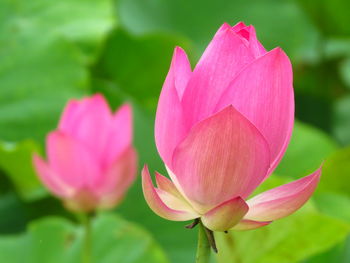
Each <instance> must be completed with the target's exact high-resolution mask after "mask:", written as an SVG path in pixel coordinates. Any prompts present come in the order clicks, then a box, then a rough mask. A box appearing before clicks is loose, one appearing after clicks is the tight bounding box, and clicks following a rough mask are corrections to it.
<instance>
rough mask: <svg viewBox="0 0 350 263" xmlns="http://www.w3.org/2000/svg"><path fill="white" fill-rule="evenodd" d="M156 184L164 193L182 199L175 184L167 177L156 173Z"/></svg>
mask: <svg viewBox="0 0 350 263" xmlns="http://www.w3.org/2000/svg"><path fill="white" fill-rule="evenodd" d="M156 183H157V187H158V188H159V189H161V190H163V191H166V192H168V193H170V194H172V195H174V196H177V197H182V195H181V193H180V192H179V190H178V189H177V188H176V186H175V184H174V183H173V182H172V181H171V180H170V179H168V178H166V177H165V176H163V175H161V174H160V173H157V172H156Z"/></svg>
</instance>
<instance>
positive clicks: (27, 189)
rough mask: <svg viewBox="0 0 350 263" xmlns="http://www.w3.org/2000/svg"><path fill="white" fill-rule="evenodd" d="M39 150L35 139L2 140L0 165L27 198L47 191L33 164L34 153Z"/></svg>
mask: <svg viewBox="0 0 350 263" xmlns="http://www.w3.org/2000/svg"><path fill="white" fill-rule="evenodd" d="M38 151H39V147H38V145H37V144H36V143H35V142H34V141H29V140H28V141H23V142H20V143H6V142H0V167H1V169H2V170H3V171H5V172H6V175H7V176H8V177H9V178H10V179H11V181H12V183H13V185H14V187H15V189H16V191H17V192H18V193H19V195H20V196H21V197H22V198H23V199H25V200H35V199H38V198H41V197H43V196H44V195H45V193H46V192H45V191H44V189H43V187H42V185H41V183H40V182H39V180H38V177H37V176H36V174H35V172H34V170H33V166H32V154H33V152H38Z"/></svg>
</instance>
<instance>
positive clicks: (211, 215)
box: [201, 196, 249, 231]
mask: <svg viewBox="0 0 350 263" xmlns="http://www.w3.org/2000/svg"><path fill="white" fill-rule="evenodd" d="M248 209H249V207H248V205H247V204H246V203H245V202H244V200H243V199H242V198H241V197H239V196H238V197H235V198H233V199H231V200H229V201H226V202H224V203H222V204H220V205H218V206H217V207H215V208H213V209H212V210H210V211H209V212H207V213H206V214H205V215H203V216H202V217H201V220H202V222H203V224H204V225H205V226H206V227H207V228H209V229H210V230H212V231H226V230H229V229H231V228H232V227H233V226H234V225H236V224H237V223H238V222H239V221H240V220H241V219H242V218H243V216H244V215H245V214H246V213H247V212H248Z"/></svg>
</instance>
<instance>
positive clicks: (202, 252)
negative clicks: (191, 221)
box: [196, 222, 211, 263]
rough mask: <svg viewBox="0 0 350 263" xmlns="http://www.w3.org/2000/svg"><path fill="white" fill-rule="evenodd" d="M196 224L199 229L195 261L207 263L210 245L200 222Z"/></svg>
mask: <svg viewBox="0 0 350 263" xmlns="http://www.w3.org/2000/svg"><path fill="white" fill-rule="evenodd" d="M198 226H199V231H198V245H197V255H196V263H209V260H210V248H211V246H210V243H209V240H208V237H207V234H206V232H205V228H204V226H203V224H202V222H199V224H198Z"/></svg>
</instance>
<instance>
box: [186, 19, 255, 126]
mask: <svg viewBox="0 0 350 263" xmlns="http://www.w3.org/2000/svg"><path fill="white" fill-rule="evenodd" d="M247 44H248V42H247V41H246V40H245V39H242V38H241V37H240V36H238V35H237V34H236V33H235V32H233V30H232V29H231V28H230V27H229V28H227V25H226V24H224V25H223V26H222V28H221V29H219V32H218V33H217V34H216V35H215V37H214V38H213V40H212V41H211V43H210V44H209V46H208V47H207V49H206V50H205V52H204V53H203V55H202V57H201V59H200V60H199V62H198V64H197V66H196V67H195V69H194V71H193V73H192V75H191V78H190V80H189V82H188V84H187V88H186V90H185V92H184V95H183V99H182V105H183V110H184V111H183V112H184V117H186V127H187V128H188V129H189V128H191V127H192V126H193V125H194V124H195V123H197V122H198V121H201V120H203V119H205V118H207V117H208V116H210V115H211V114H212V113H213V111H214V109H215V106H216V104H217V102H218V100H219V98H220V97H221V94H222V92H223V91H224V90H225V89H226V88H227V86H228V85H229V84H230V82H231V81H232V80H233V79H234V77H235V76H236V75H237V73H238V72H239V71H241V69H242V67H244V66H246V65H248V64H249V63H250V62H252V61H253V59H254V56H253V54H252V53H251V52H250V50H249V47H248V45H247Z"/></svg>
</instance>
